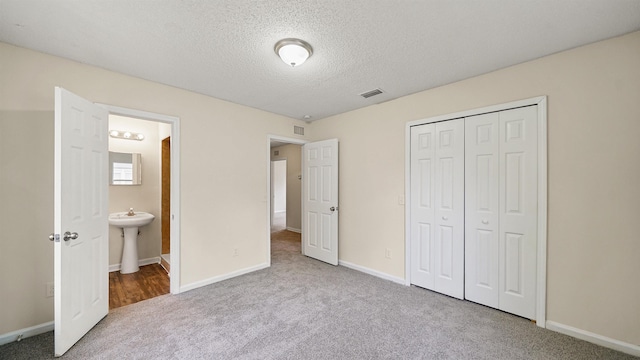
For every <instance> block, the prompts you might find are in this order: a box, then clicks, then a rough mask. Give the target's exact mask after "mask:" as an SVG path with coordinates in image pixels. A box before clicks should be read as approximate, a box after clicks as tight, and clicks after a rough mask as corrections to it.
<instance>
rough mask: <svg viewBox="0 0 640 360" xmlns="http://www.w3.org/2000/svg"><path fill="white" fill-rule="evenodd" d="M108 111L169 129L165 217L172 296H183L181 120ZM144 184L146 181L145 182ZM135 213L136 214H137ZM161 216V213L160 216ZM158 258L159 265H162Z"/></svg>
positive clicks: (115, 108)
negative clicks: (167, 205)
mask: <svg viewBox="0 0 640 360" xmlns="http://www.w3.org/2000/svg"><path fill="white" fill-rule="evenodd" d="M98 105H100V106H102V107H103V108H105V109H107V111H108V112H109V115H110V116H111V115H118V116H122V117H127V118H133V119H138V120H146V121H149V122H153V123H156V124H158V125H160V124H165V125H168V128H166V129H168V131H165V132H159V133H158V136H159V138H162V139H164V138H167V137H170V138H171V146H170V147H169V161H170V164H171V166H170V169H169V170H168V171H169V181H170V184H171V187H170V189H169V202H170V205H171V207H170V212H169V214H168V216H167V215H166V214H165V215H164V216H165V218H166V219H168V220H169V222H170V229H169V238H170V241H169V249H170V251H169V259H170V261H169V262H170V263H171V276H170V281H169V282H170V293H171V294H179V293H180V177H179V174H180V119H179V118H177V117H174V116H169V115H163V114H157V113H152V112H147V111H141V110H135V109H128V108H122V107H118V106H113V105H106V104H98ZM160 147H161V143H160V142H158V148H160ZM143 181H144V179H143ZM157 186H158V187H160V186H161V185H160V177H158V181H157ZM160 198H161V197H160V195H158V201H160ZM134 211H135V210H134ZM158 215H160V213H159V214H158ZM159 258H160V257H159V256H158V262H159Z"/></svg>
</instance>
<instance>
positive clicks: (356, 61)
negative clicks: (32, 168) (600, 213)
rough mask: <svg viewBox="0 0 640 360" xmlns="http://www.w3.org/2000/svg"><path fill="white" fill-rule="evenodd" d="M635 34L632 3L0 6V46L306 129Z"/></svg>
mask: <svg viewBox="0 0 640 360" xmlns="http://www.w3.org/2000/svg"><path fill="white" fill-rule="evenodd" d="M635 30H640V1H638V0H548V1H543V0H536V1H530V0H485V1H477V0H448V1H445V0H438V1H436V0H425V1H417V0H384V1H383V0H339V1H334V0H324V1H323V0H297V1H290V0H287V1H284V0H230V1H228V0H218V1H205V0H191V1H190V0H183V1H177V0H149V1H132V0H84V1H77V0H74V1H71V0H0V41H2V42H6V43H10V44H15V45H18V46H22V47H26V48H30V49H34V50H38V51H42V52H45V53H49V54H53V55H57V56H61V57H65V58H68V59H72V60H76V61H79V62H82V63H87V64H91V65H96V66H99V67H102V68H105V69H109V70H113V71H117V72H120V73H124V74H128V75H133V76H136V77H139V78H143V79H148V80H152V81H156V82H160V83H163V84H168V85H172V86H175V87H179V88H183V89H188V90H192V91H195V92H198V93H202V94H206V95H210V96H213V97H216V98H220V99H225V100H229V101H232V102H235V103H238V104H243V105H247V106H251V107H254V108H258V109H263V110H266V111H270V112H273V113H277V114H282V115H285V116H289V117H292V118H297V119H303V117H304V116H305V115H311V116H312V117H311V119H310V120H318V119H321V118H324V117H327V116H330V115H333V114H338V113H342V112H345V111H349V110H353V109H357V108H361V107H364V106H368V105H371V104H375V103H380V102H383V101H387V100H390V99H394V98H397V97H400V96H404V95H408V94H411V93H415V92H418V91H421V90H425V89H429V88H433V87H436V86H440V85H444V84H448V83H452V82H455V81H458V80H462V79H465V78H469V77H472V76H476V75H479V74H483V73H486V72H490V71H493V70H496V69H499V68H504V67H506V66H510V65H514V64H518V63H521V62H524V61H527V60H531V59H535V58H539V57H542V56H545V55H548V54H552V53H555V52H558V51H562V50H566V49H569V48H573V47H576V46H580V45H583V44H587V43H591V42H595V41H598V40H602V39H606V38H610V37H613V36H617V35H621V34H625V33H628V32H632V31H635ZM287 37H297V38H301V39H304V40H306V41H308V42H309V43H310V44H311V45H312V46H313V49H314V54H313V56H312V57H311V58H310V59H309V60H308V61H307V62H306V63H304V64H303V65H301V66H300V67H296V68H291V67H288V66H287V65H285V64H284V63H283V62H282V61H281V60H280V59H279V58H278V57H277V56H276V55H275V53H274V51H273V46H274V44H275V43H276V42H277V41H278V40H280V39H282V38H287ZM0 60H1V54H0ZM374 88H381V89H382V90H384V93H383V94H381V95H378V96H374V97H372V98H369V99H364V98H362V97H360V96H359V95H358V94H360V93H362V92H365V91H368V90H371V89H374Z"/></svg>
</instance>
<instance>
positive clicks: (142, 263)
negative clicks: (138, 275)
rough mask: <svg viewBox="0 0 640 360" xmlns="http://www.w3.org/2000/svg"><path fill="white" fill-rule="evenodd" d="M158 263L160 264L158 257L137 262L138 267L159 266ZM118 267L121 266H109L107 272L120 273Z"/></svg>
mask: <svg viewBox="0 0 640 360" xmlns="http://www.w3.org/2000/svg"><path fill="white" fill-rule="evenodd" d="M159 263H160V256H156V257H152V258H148V259H140V260H138V266H145V265H150V264H159ZM120 266H121V264H113V265H109V272H114V271H120Z"/></svg>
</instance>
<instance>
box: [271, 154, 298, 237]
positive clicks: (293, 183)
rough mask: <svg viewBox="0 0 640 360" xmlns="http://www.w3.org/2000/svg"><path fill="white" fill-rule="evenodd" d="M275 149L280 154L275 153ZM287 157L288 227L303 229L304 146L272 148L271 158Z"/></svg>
mask: <svg viewBox="0 0 640 360" xmlns="http://www.w3.org/2000/svg"><path fill="white" fill-rule="evenodd" d="M275 150H278V151H279V155H278V156H276V155H273V152H274V151H275ZM279 159H287V228H288V229H290V230H294V231H300V229H302V202H301V201H302V181H301V180H300V179H299V178H298V176H299V175H302V168H301V167H302V146H300V145H296V144H289V145H282V146H278V147H274V148H272V149H271V160H279Z"/></svg>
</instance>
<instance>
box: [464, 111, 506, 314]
mask: <svg viewBox="0 0 640 360" xmlns="http://www.w3.org/2000/svg"><path fill="white" fill-rule="evenodd" d="M498 136H499V115H498V113H489V114H483V115H477V116H471V117H468V118H466V119H465V295H464V296H465V298H466V299H468V300H471V301H474V302H477V303H480V304H483V305H487V306H491V307H494V308H498V307H499V302H498V301H499V266H498V265H499V264H498V256H499V247H498V245H499V244H498V229H499V223H498V219H499V211H498V203H499V201H498V183H499V181H498V162H499V161H498V157H499V141H498Z"/></svg>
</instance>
